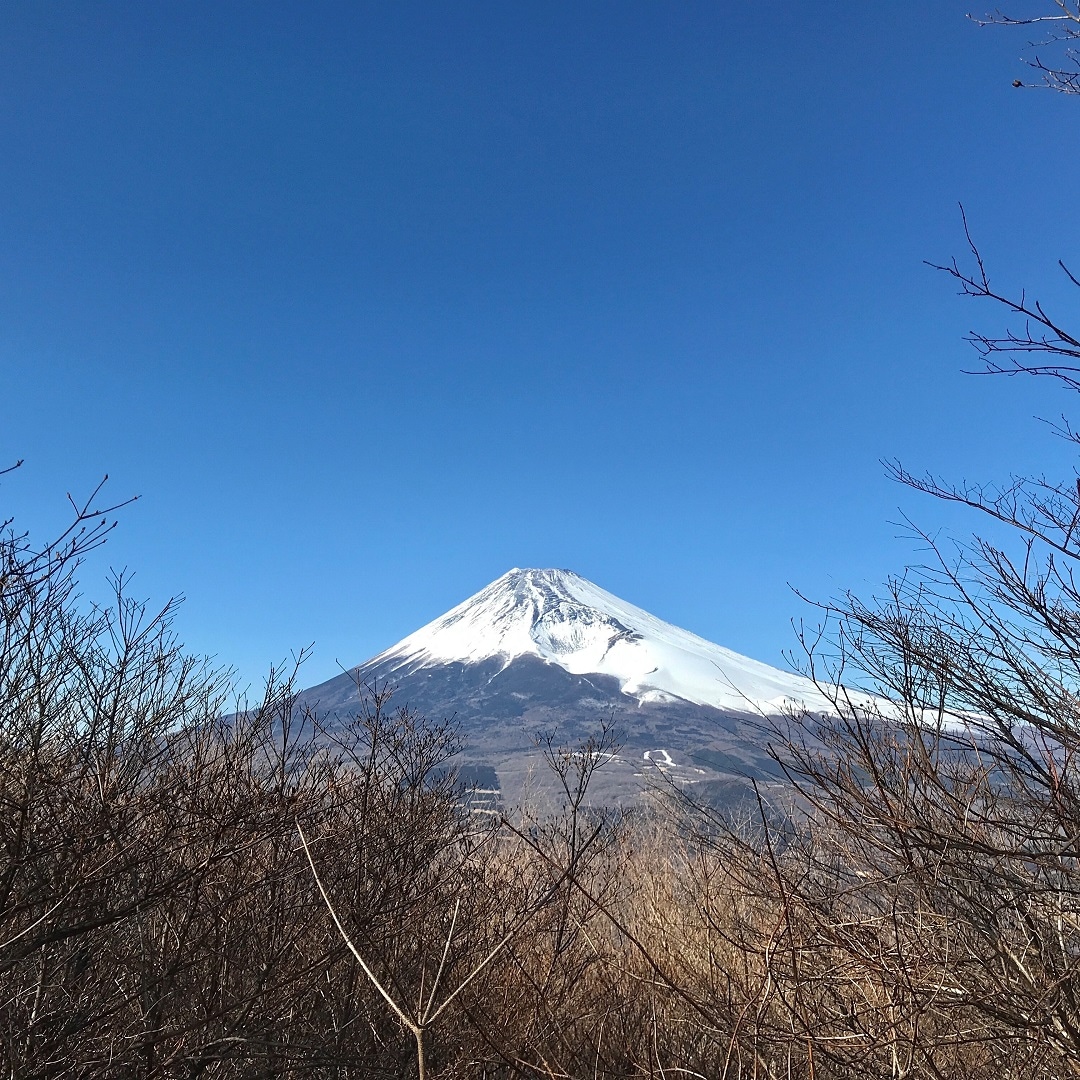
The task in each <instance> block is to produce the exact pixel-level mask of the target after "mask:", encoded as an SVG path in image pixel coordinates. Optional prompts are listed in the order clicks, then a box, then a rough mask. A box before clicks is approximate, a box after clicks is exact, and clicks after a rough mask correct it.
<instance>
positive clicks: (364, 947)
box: [0, 0, 1080, 1080]
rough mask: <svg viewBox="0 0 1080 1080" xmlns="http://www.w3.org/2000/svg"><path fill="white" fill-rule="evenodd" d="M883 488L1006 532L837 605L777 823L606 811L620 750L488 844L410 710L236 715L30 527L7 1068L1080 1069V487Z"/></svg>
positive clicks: (384, 693) (1009, 345)
mask: <svg viewBox="0 0 1080 1080" xmlns="http://www.w3.org/2000/svg"><path fill="white" fill-rule="evenodd" d="M994 21H997V22H1001V23H1005V24H1009V23H1014V24H1015V23H1025V22H1035V23H1038V25H1039V32H1045V33H1046V34H1047V35H1049V36H1050V37H1051V39H1052V40H1051V43H1050V45H1048V46H1046V47H1045V48H1044V50H1043V53H1042V55H1041V56H1040V57H1039V58H1036V59H1034V60H1033V61H1032V67H1033V69H1034V78H1035V79H1036V80H1037V81H1038V82H1039V83H1040V84H1042V85H1045V86H1046V87H1048V88H1050V89H1051V90H1056V91H1061V92H1064V93H1068V94H1072V93H1077V92H1080V85H1078V78H1080V73H1078V71H1077V67H1076V64H1075V62H1074V56H1073V54H1072V53H1071V52H1070V51H1069V48H1070V45H1071V43H1072V42H1074V41H1076V40H1080V12H1077V10H1076V9H1075V8H1073V7H1071V6H1070V3H1068V2H1067V0H1058V2H1057V6H1056V8H1055V9H1054V11H1053V13H1052V15H1051V16H1048V17H1046V18H1045V19H1041V20H1039V19H1036V20H1026V21H1025V20H1010V19H1009V18H1008V17H1007V16H1000V17H998V18H997V19H996V20H994ZM1055 45H1056V46H1057V47H1058V48H1059V49H1060V50H1061V55H1062V60H1061V62H1060V64H1055V63H1052V62H1051V61H1050V60H1049V59H1048V58H1047V57H1048V56H1049V55H1050V53H1049V52H1048V51H1047V50H1049V49H1051V48H1052V47H1053V46H1055ZM967 239H968V241H969V250H968V251H967V252H966V253H965V255H964V256H963V257H962V258H959V259H958V260H957V261H956V262H954V263H949V264H947V265H944V266H943V267H941V268H940V269H941V270H943V271H944V273H945V274H946V275H948V276H950V277H951V278H952V279H953V280H954V281H955V282H956V283H957V284H958V285H959V286H960V289H961V291H962V292H964V293H965V294H966V295H968V296H970V297H973V298H976V299H978V300H982V301H985V302H988V303H989V304H990V305H991V306H993V307H995V308H996V309H997V310H1001V309H1004V310H1005V311H1007V312H1008V313H1009V314H1010V315H1011V316H1012V317H1013V324H1012V329H1010V330H1007V331H1005V332H1003V333H1002V334H1001V335H1000V336H990V335H983V334H978V333H976V334H974V335H973V336H972V339H971V340H972V344H973V345H974V347H975V349H976V351H977V353H978V355H979V357H980V363H981V368H982V370H985V371H986V372H989V373H995V374H997V375H1000V376H1017V377H1027V376H1042V377H1044V378H1045V380H1046V382H1047V384H1048V385H1051V386H1054V385H1055V384H1056V388H1057V390H1059V391H1065V392H1072V391H1076V390H1080V338H1078V337H1076V336H1073V334H1072V333H1070V331H1069V330H1068V329H1067V327H1066V326H1065V325H1064V322H1063V321H1062V320H1061V319H1060V318H1059V316H1058V314H1057V313H1055V312H1051V311H1048V310H1046V309H1044V307H1043V306H1042V305H1041V304H1040V303H1039V302H1038V300H1037V299H1034V298H1033V297H1032V295H1031V294H1010V293H1005V292H999V291H998V290H997V289H996V287H995V286H994V284H993V283H992V275H991V272H990V268H988V267H987V266H986V265H985V264H984V261H983V259H982V257H981V255H980V252H979V250H978V247H977V237H976V236H974V235H968V237H967ZM1059 271H1060V272H1061V273H1063V274H1065V275H1066V276H1067V278H1068V279H1069V280H1070V281H1071V283H1072V284H1073V285H1076V286H1077V287H1080V281H1078V279H1077V277H1076V276H1074V270H1073V269H1071V268H1070V267H1069V266H1068V263H1067V261H1066V262H1063V263H1062V264H1061V265H1060V267H1059ZM1006 385H1007V384H1006ZM1057 435H1058V436H1060V437H1061V438H1063V439H1065V440H1068V441H1070V442H1071V443H1074V444H1076V443H1080V433H1078V432H1077V431H1076V430H1075V429H1074V428H1072V427H1071V426H1070V425H1069V422H1068V420H1067V419H1066V420H1063V421H1061V423H1060V424H1059V425H1058V427H1057ZM9 472H10V470H9ZM893 474H894V476H895V478H896V479H897V480H899V481H900V482H901V483H903V484H907V485H910V486H912V487H914V488H917V489H921V490H922V491H925V492H927V493H929V494H930V495H932V496H935V497H937V498H938V499H945V500H950V501H953V502H958V503H962V504H966V505H967V506H968V507H970V508H971V510H972V512H973V513H975V514H976V515H978V514H982V515H984V516H985V517H987V518H988V519H991V520H992V521H993V523H994V525H993V538H992V539H986V538H980V536H979V535H974V536H973V537H971V539H970V541H969V542H968V543H967V544H966V545H965V546H963V547H960V548H948V549H947V548H944V547H940V546H936V544H935V540H934V538H933V535H932V533H931V531H930V530H929V529H928V530H927V531H926V533H925V534H924V537H923V539H924V540H925V544H926V546H927V548H928V550H929V551H930V553H931V557H930V558H929V559H928V560H926V565H923V566H922V567H919V568H913V569H909V570H908V571H906V572H905V573H904V574H902V575H900V576H899V577H898V578H897V579H896V580H895V581H892V582H890V583H888V586H887V588H886V589H885V590H884V598H883V599H861V598H859V597H858V596H855V595H853V594H847V595H842V596H840V597H838V598H836V599H834V600H833V601H831V602H828V603H825V604H823V605H821V606H820V607H819V609H818V611H819V614H820V616H821V618H820V620H818V621H819V622H820V626H819V627H818V628H817V629H816V630H814V631H813V632H808V633H807V634H806V635H805V636H804V639H803V645H804V663H805V666H806V668H807V670H809V671H810V672H811V673H812V674H814V675H815V676H816V678H817V679H818V682H819V685H820V686H821V687H822V689H823V690H828V689H829V688H830V687H831V688H834V689H832V690H831V691H830V692H831V694H832V700H833V705H834V712H833V713H832V715H831V716H828V717H825V718H824V719H823V718H822V717H821V716H799V715H792V716H790V717H786V718H780V719H777V720H775V721H772V722H771V723H770V726H769V736H768V737H769V739H770V740H771V747H772V753H773V755H774V757H775V759H776V761H777V763H778V765H779V766H780V768H781V769H782V770H783V772H784V774H785V775H786V778H787V780H788V782H789V788H788V789H789V791H790V792H791V795H790V798H787V799H782V798H778V797H777V796H776V795H775V792H773V791H770V792H769V793H768V798H766V795H765V793H762V795H761V797H760V798H758V799H756V800H752V802H751V804H750V808H749V810H747V808H746V806H743V808H742V809H741V810H740V811H739V813H738V816H732V815H724V814H723V813H721V812H719V811H717V810H715V809H710V808H707V807H703V806H698V805H695V804H694V803H693V802H692V801H690V800H688V799H687V798H686V797H685V796H684V795H679V794H678V793H677V792H675V791H670V792H669V791H664V790H658V791H657V792H656V793H655V798H654V799H653V800H652V802H651V804H650V807H649V809H648V810H646V811H642V812H640V813H636V814H625V813H623V814H620V815H618V816H616V815H605V813H604V812H603V811H602V810H601V809H598V808H596V807H594V806H592V805H591V804H590V801H589V792H588V785H589V779H590V776H591V774H592V772H593V770H594V769H595V768H597V767H599V763H600V762H602V761H603V759H604V756H605V753H606V752H607V751H608V750H610V748H611V746H612V745H613V740H614V734H613V732H612V729H611V728H610V727H608V726H606V725H602V724H601V725H599V726H598V733H597V735H596V738H595V739H594V740H593V741H592V742H591V743H590V744H588V745H587V746H585V747H584V748H578V749H577V750H576V751H574V750H569V749H568V750H562V749H560V748H559V747H557V746H556V745H554V744H551V745H549V746H548V748H547V749H548V759H549V765H550V767H551V768H552V769H553V770H554V772H555V775H556V777H557V778H558V781H559V783H560V785H561V788H562V790H563V793H564V796H565V798H564V806H563V812H562V813H561V814H559V815H556V816H549V815H543V816H541V815H530V813H529V810H528V808H527V807H525V808H515V809H514V810H513V811H507V812H506V814H505V815H504V816H497V815H492V814H484V815H480V814H472V813H469V812H468V805H469V804H468V800H467V798H463V796H462V790H461V786H460V784H459V783H458V782H457V780H456V778H455V774H454V771H453V763H454V755H455V752H456V749H457V745H458V736H457V733H456V732H455V730H454V728H453V725H452V724H448V723H444V722H441V721H440V720H439V719H438V718H434V722H432V721H429V720H427V719H425V718H423V717H420V716H417V715H414V714H413V713H411V712H410V711H409V709H407V708H398V707H396V704H395V702H394V700H393V696H392V692H391V691H390V690H387V689H386V688H367V689H366V692H365V696H364V698H363V701H364V705H363V707H362V708H361V709H360V710H359V711H358V713H357V714H356V715H355V716H354V717H353V718H352V720H351V721H350V722H348V723H346V724H344V725H342V724H339V723H336V724H335V726H334V727H333V728H332V729H331V728H326V729H324V727H323V726H322V725H321V724H320V719H319V716H318V715H317V714H316V713H314V712H312V711H311V710H309V709H306V708H302V707H300V706H299V705H298V704H297V702H296V671H295V670H289V671H274V672H271V674H270V677H269V678H268V680H267V682H266V687H265V693H264V694H263V696H262V699H261V700H259V701H257V702H248V701H243V700H238V699H237V698H236V697H235V696H234V690H233V685H232V681H231V678H230V676H229V674H228V673H227V672H223V671H221V670H219V669H217V668H216V667H214V666H213V665H212V664H209V663H208V662H206V661H204V660H201V659H199V658H197V657H192V656H190V655H188V654H187V653H186V652H185V650H184V649H183V648H182V646H181V645H180V643H179V641H178V639H177V637H176V632H175V630H174V619H175V616H176V609H175V605H173V604H169V605H166V606H165V607H164V608H163V609H162V610H160V611H156V612H155V611H154V610H152V609H148V608H147V607H146V606H145V605H144V604H141V603H139V602H137V601H135V600H134V599H132V598H131V596H130V595H129V591H130V590H129V585H128V583H127V582H126V581H125V580H124V579H123V578H122V577H120V578H118V579H116V580H115V582H114V585H115V589H114V593H115V595H114V599H113V602H112V603H111V604H110V605H107V606H94V605H88V604H86V603H84V602H82V601H81V600H80V597H79V593H78V580H77V579H78V575H79V573H80V572H82V573H86V572H87V566H94V565H96V560H97V556H95V555H94V552H95V549H96V548H98V547H99V546H100V544H101V543H102V542H103V541H104V540H105V539H106V537H107V534H108V532H109V530H110V529H111V528H112V527H113V524H114V522H115V511H116V510H117V509H119V508H118V507H107V506H105V504H104V502H103V501H102V500H103V496H102V492H101V491H100V489H99V491H98V492H95V493H94V495H93V497H92V498H91V499H90V500H89V501H87V502H86V503H85V504H73V506H72V511H73V521H72V526H71V528H70V529H69V530H68V531H67V532H66V533H64V534H63V535H62V536H60V537H57V538H55V539H54V540H52V541H51V542H47V543H40V542H38V541H36V539H35V538H34V537H33V535H32V534H30V533H24V532H20V531H19V529H18V527H17V526H18V524H19V523H12V522H8V523H7V525H6V531H5V534H4V537H3V539H2V540H0V848H2V854H0V1048H2V1051H0V1052H2V1054H3V1065H4V1071H5V1072H6V1074H7V1075H8V1076H10V1077H12V1078H13V1080H30V1078H45V1077H86V1078H91V1077H116V1078H121V1077H140V1078H146V1080H150V1078H159V1077H160V1078H166V1077H168V1078H173V1077H176V1078H180V1077H191V1078H194V1077H204V1078H206V1080H210V1078H216V1077H222V1078H224V1077H251V1078H255V1077H306V1076H311V1077H326V1078H337V1080H346V1078H350V1077H364V1078H375V1077H402V1076H420V1077H421V1078H424V1077H441V1078H448V1077H491V1078H494V1077H548V1078H564V1077H573V1078H582V1080H584V1078H593V1077H596V1078H600V1077H610V1078H613V1077H637V1076H641V1077H644V1076H648V1077H658V1078H659V1077H668V1078H672V1077H702V1078H710V1080H712V1078H720V1077H731V1078H734V1077H740V1078H741V1077H747V1078H749V1077H759V1078H768V1077H772V1078H777V1080H779V1078H781V1077H784V1078H791V1077H803V1078H807V1080H810V1078H816V1080H824V1078H830V1077H836V1078H839V1077H880V1078H899V1077H937V1078H942V1077H976V1078H977V1077H985V1078H987V1080H991V1078H993V1080H997V1078H1009V1080H1041V1078H1046V1080H1051V1078H1058V1077H1062V1076H1066V1075H1076V1074H1080V587H1078V585H1077V583H1076V580H1075V567H1076V564H1077V560H1078V558H1080V472H1078V473H1074V474H1073V475H1070V476H1067V477H1062V478H1059V479H1054V478H1047V477H1033V478H1030V479H1014V480H1012V481H1011V482H1010V483H1009V484H1008V486H1006V487H1004V488H1000V489H999V488H992V487H973V486H968V485H964V486H950V485H949V484H948V483H946V482H943V481H940V480H938V479H935V478H933V477H920V476H916V475H913V474H911V473H909V472H908V471H907V470H906V469H905V468H904V467H903V466H899V465H898V466H896V467H894V469H893ZM11 479H12V477H11V476H10V475H6V474H5V475H4V476H3V480H4V481H5V482H10V481H11ZM121 516H122V515H121ZM1002 538H1004V539H1002ZM87 559H89V563H87V562H86V560H87ZM80 568H81V570H80ZM837 686H839V687H851V688H857V689H858V691H859V692H858V693H851V694H850V695H849V694H848V693H847V692H846V691H845V690H843V689H840V690H836V689H835V687H837ZM864 691H870V692H871V694H872V695H873V696H868V695H867V694H866V693H864Z"/></svg>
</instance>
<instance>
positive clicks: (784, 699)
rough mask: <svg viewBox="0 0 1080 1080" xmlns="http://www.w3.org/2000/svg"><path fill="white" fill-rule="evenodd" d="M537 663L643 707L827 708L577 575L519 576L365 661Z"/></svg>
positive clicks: (776, 676) (779, 676) (793, 678)
mask: <svg viewBox="0 0 1080 1080" xmlns="http://www.w3.org/2000/svg"><path fill="white" fill-rule="evenodd" d="M521 656H533V657H538V658H540V659H541V660H543V661H544V662H545V663H549V664H556V665H558V666H559V667H561V668H563V669H565V670H566V671H568V672H570V673H572V674H575V675H584V674H592V673H597V674H602V675H610V676H613V677H614V678H616V679H617V680H618V681H619V684H620V686H621V688H622V691H623V692H624V693H625V694H628V695H630V696H631V697H634V698H636V699H637V700H638V701H639V702H648V701H671V700H676V699H681V700H684V701H688V702H691V703H693V704H697V705H711V706H713V707H715V708H719V709H734V710H738V711H740V712H747V711H750V712H763V713H775V712H777V711H778V710H780V709H781V708H783V707H784V706H785V705H787V704H789V703H793V702H794V703H801V704H803V705H805V706H806V707H808V708H811V709H815V710H819V709H825V708H827V703H826V702H825V699H824V698H823V697H822V695H821V694H820V693H819V692H818V691H817V690H816V689H815V687H814V686H813V684H812V683H810V682H809V680H807V679H804V678H802V677H801V676H798V675H793V674H790V673H788V672H784V671H780V670H779V669H778V668H774V667H770V666H768V665H767V664H762V663H759V662H758V661H756V660H751V659H749V658H748V657H745V656H740V655H739V654H738V653H734V652H731V651H730V650H729V649H724V648H721V647H720V646H719V645H714V644H713V643H712V642H710V641H706V640H705V639H704V638H700V637H698V636H697V635H696V634H691V633H689V632H688V631H686V630H681V629H679V627H677V626H672V625H671V624H670V623H666V622H664V621H663V620H661V619H658V618H656V617H655V616H654V615H650V614H649V613H648V612H647V611H643V610H642V609H641V608H639V607H635V606H634V605H633V604H628V603H627V602H626V601H625V600H620V599H619V598H618V597H617V596H613V595H612V594H611V593H609V592H606V591H605V590H603V589H601V588H600V587H599V586H597V585H594V584H593V583H592V582H591V581H586V580H585V578H583V577H580V576H578V575H577V574H575V573H573V572H572V571H570V570H519V569H516V568H515V569H513V570H510V571H508V572H507V573H505V574H503V576H502V577H500V578H498V579H497V580H496V581H493V582H492V583H491V584H490V585H488V586H487V588H485V589H481V590H480V592H478V593H477V594H476V595H475V596H471V597H469V599H468V600H466V601H464V603H461V604H458V606H457V607H455V608H452V609H451V610H450V611H448V612H447V613H446V614H445V615H442V616H441V617H440V618H438V619H435V620H434V621H433V622H430V623H428V624H427V626H424V627H421V628H420V629H419V630H417V631H416V632H415V633H412V634H410V635H409V636H408V637H406V638H404V639H403V640H402V641H400V642H398V644H397V645H394V646H393V647H392V648H390V649H387V650H386V652H384V653H381V654H380V655H379V656H377V657H374V658H373V659H372V660H371V661H369V662H368V665H366V666H370V667H374V666H380V667H384V668H385V670H387V671H388V672H395V671H403V670H406V669H407V670H409V671H414V670H416V669H422V668H425V667H434V666H438V665H441V664H446V663H454V662H459V663H464V664H471V663H478V662H480V661H483V660H489V659H491V658H495V657H501V658H502V659H503V661H504V663H505V664H509V663H510V662H511V661H512V660H514V659H516V658H517V657H521Z"/></svg>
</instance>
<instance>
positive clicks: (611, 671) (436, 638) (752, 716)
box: [302, 568, 828, 802]
mask: <svg viewBox="0 0 1080 1080" xmlns="http://www.w3.org/2000/svg"><path fill="white" fill-rule="evenodd" d="M373 683H375V684H377V685H378V686H392V687H394V688H395V697H394V701H395V703H397V704H408V705H409V706H410V707H411V708H413V709H414V710H416V711H418V712H420V713H423V714H424V715H426V716H428V717H429V718H430V719H433V720H441V719H442V718H444V717H450V716H453V717H454V718H455V721H456V722H457V723H458V724H459V726H460V729H461V732H462V735H463V736H464V739H465V751H464V754H463V768H464V771H465V774H466V775H471V776H472V777H473V779H474V780H475V781H476V782H478V783H479V784H481V786H483V787H485V788H487V789H488V790H491V791H494V790H499V791H500V792H501V793H502V796H503V797H504V799H506V800H508V801H516V800H519V799H521V798H522V797H525V796H526V795H528V794H529V793H530V789H531V788H536V787H539V788H543V786H544V784H543V780H542V778H541V777H542V769H539V768H538V766H539V765H540V759H541V754H540V752H539V750H538V749H537V735H541V736H545V735H547V734H550V733H552V732H554V739H555V741H556V742H558V743H560V744H562V743H565V744H568V745H572V744H574V743H575V742H579V741H581V740H582V739H584V738H586V737H587V736H588V735H589V733H590V732H593V731H595V730H596V728H597V725H598V723H599V722H600V721H601V720H602V719H604V718H607V717H612V718H613V719H614V722H615V726H616V730H617V731H618V733H619V735H620V737H621V740H622V749H621V750H620V752H619V754H618V755H616V757H615V758H614V760H613V762H612V763H611V767H605V769H604V770H600V771H599V772H598V773H597V781H596V784H597V785H598V787H599V788H600V789H601V791H600V796H601V797H602V798H603V799H604V800H606V801H614V802H626V801H627V800H628V799H629V800H633V799H634V798H635V797H637V795H638V794H639V793H640V791H641V790H642V788H643V786H644V781H645V780H646V779H647V778H648V777H649V775H650V774H652V775H654V776H655V774H656V773H657V772H662V773H665V774H667V778H668V779H669V780H670V781H673V782H675V783H677V784H687V785H689V784H694V785H700V789H699V790H700V794H701V797H702V798H707V799H709V800H715V799H716V798H720V799H722V800H723V801H727V799H728V797H729V796H730V795H731V793H732V791H738V790H741V789H743V788H744V786H745V782H746V779H747V778H749V777H753V778H756V779H760V780H768V779H769V778H771V777H775V776H776V766H775V764H774V763H773V762H772V760H771V759H770V758H769V756H768V753H767V746H766V736H765V734H763V725H762V721H763V718H765V717H768V716H776V715H778V714H781V713H782V712H784V711H785V710H788V709H792V708H795V709H800V708H805V709H808V710H811V711H822V710H825V709H827V708H828V705H827V702H826V701H825V699H824V697H823V696H822V695H821V694H820V692H819V691H818V690H817V689H816V687H815V686H814V685H813V683H811V682H810V681H809V680H808V679H805V678H803V677H802V676H799V675H795V674H791V673H789V672H785V671H781V670H779V669H778V668H774V667H770V666H768V665H766V664H762V663H759V662H758V661H756V660H751V659H750V658H748V657H745V656H740V655H739V654H738V653H734V652H732V651H730V650H729V649H725V648H722V647H721V646H719V645H715V644H713V643H712V642H710V641H706V640H705V639H704V638H701V637H698V636H696V635H695V634H691V633H689V632H688V631H686V630H682V629H680V628H679V627H677V626H673V625H672V624H670V623H667V622H664V621H663V620H661V619H658V618H657V617H656V616H654V615H650V614H649V613H648V612H647V611H644V610H642V609H641V608H639V607H635V606H634V605H633V604H629V603H627V602H626V601H625V600H621V599H619V598H618V597H617V596H614V595H612V594H611V593H609V592H606V591H605V590H604V589H601V588H600V587H599V586H597V585H594V584H593V583H592V582H590V581H587V580H586V579H585V578H583V577H580V576H579V575H577V574H575V573H573V572H572V571H570V570H520V569H516V568H515V569H513V570H510V571H508V572H507V573H505V574H503V576H502V577H500V578H498V579H497V580H495V581H493V582H492V583H491V584H490V585H488V586H487V587H486V588H484V589H481V590H480V592H478V593H476V594H475V595H474V596H471V597H469V599H467V600H465V601H464V602H463V603H461V604H458V605H457V607H454V608H452V609H451V610H450V611H448V612H446V614H445V615H442V616H440V617H439V618H437V619H435V620H434V621H432V622H430V623H428V624H427V625H426V626H423V627H421V628H420V629H419V630H417V631H415V632H414V633H412V634H410V635H409V636H408V637H406V638H403V639H402V640H401V641H399V642H398V643H397V644H396V645H393V646H392V647H391V648H389V649H387V650H386V651H385V652H381V653H379V654H378V655H377V656H375V657H372V658H371V659H370V660H368V661H366V662H365V663H363V664H360V665H359V666H358V667H356V668H353V669H351V670H349V671H348V672H345V673H343V674H342V675H339V676H337V677H336V678H333V679H330V680H329V681H328V682H325V683H322V684H321V685H319V686H315V687H312V688H311V689H309V690H307V691H305V692H304V693H303V695H302V700H303V701H304V703H306V704H310V705H312V706H314V707H316V708H317V710H318V712H319V713H320V714H321V715H322V716H323V717H324V718H327V719H329V720H330V721H331V722H332V721H333V717H334V716H335V715H338V716H340V715H342V714H345V713H348V712H349V711H350V710H351V709H353V708H355V707H356V705H357V704H358V699H359V694H358V691H357V686H358V685H371V684H373ZM601 773H603V774H604V775H603V779H601ZM532 794H535V792H532Z"/></svg>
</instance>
